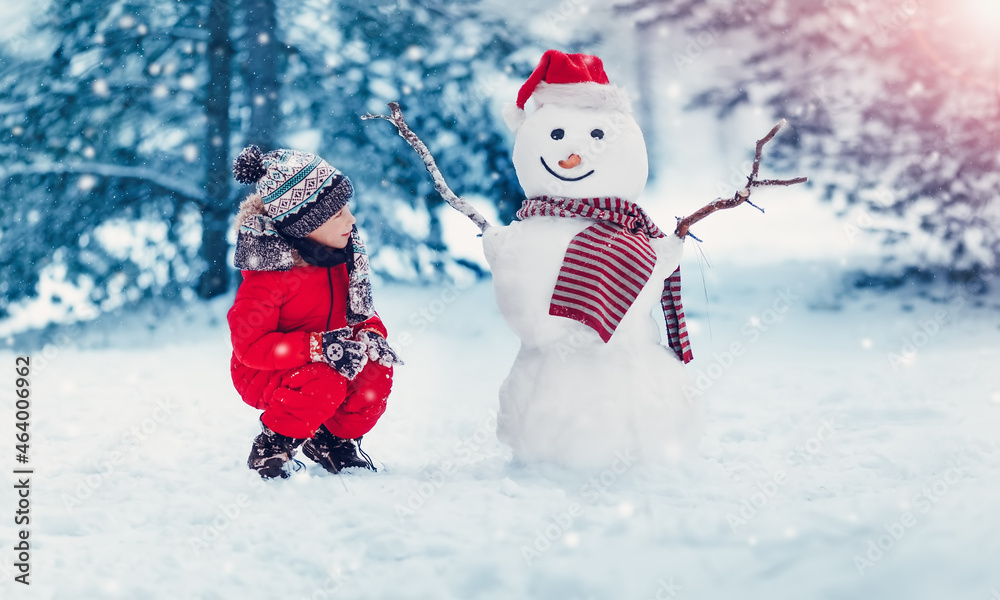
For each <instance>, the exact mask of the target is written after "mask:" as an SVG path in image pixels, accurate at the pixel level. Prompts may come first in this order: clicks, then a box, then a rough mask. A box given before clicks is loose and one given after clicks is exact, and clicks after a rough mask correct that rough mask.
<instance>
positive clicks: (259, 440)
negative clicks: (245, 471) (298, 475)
mask: <svg viewBox="0 0 1000 600" xmlns="http://www.w3.org/2000/svg"><path fill="white" fill-rule="evenodd" d="M260 427H261V429H262V430H263V431H262V432H261V434H260V435H258V436H257V437H256V438H255V439H254V441H253V447H252V448H251V449H250V458H248V459H247V466H248V467H250V468H251V469H252V470H254V471H257V473H259V474H260V476H261V477H262V478H263V479H273V478H275V477H281V478H282V479H287V478H288V475H289V473H288V471H287V470H286V469H285V465H286V464H287V463H288V462H290V461H291V460H292V456H294V455H295V450H296V449H297V448H298V447H299V446H301V445H302V442H304V441H306V440H305V439H304V438H303V439H296V438H291V437H288V436H287V435H281V434H280V433H276V432H274V431H271V430H270V429H269V428H268V427H267V425H264V423H263V422H262V423H261V424H260ZM300 468H301V467H300Z"/></svg>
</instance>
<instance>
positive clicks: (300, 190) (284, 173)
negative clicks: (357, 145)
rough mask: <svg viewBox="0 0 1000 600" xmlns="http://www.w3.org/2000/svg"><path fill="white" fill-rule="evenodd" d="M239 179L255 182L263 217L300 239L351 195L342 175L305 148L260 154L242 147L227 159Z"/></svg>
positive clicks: (337, 209) (323, 221)
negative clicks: (265, 215)
mask: <svg viewBox="0 0 1000 600" xmlns="http://www.w3.org/2000/svg"><path fill="white" fill-rule="evenodd" d="M233 175H234V176H235V177H236V181H239V182H240V183H242V184H247V185H249V184H251V183H253V184H256V186H257V193H258V194H260V198H261V200H262V201H263V202H264V209H265V211H266V213H267V216H268V217H270V218H271V220H272V221H273V222H274V228H275V229H276V230H277V231H278V233H281V234H282V235H287V236H290V237H296V238H304V237H306V236H307V235H309V234H310V233H312V232H313V231H314V230H315V229H316V228H317V227H319V226H320V225H322V224H323V223H326V221H327V219H329V218H330V217H332V216H333V215H335V214H337V212H338V211H340V209H342V208H344V205H345V204H347V201H348V200H350V198H351V196H352V195H353V194H354V188H353V187H352V186H351V181H350V180H349V179H348V178H347V176H346V175H344V174H343V173H341V172H340V171H338V170H337V169H335V168H333V167H332V166H331V165H330V163H328V162H326V161H325V160H323V159H322V158H320V157H318V156H316V155H315V154H312V153H309V152H300V151H298V150H285V149H279V150H274V151H271V152H268V153H267V154H264V153H262V152H261V150H260V148H258V147H257V146H248V147H246V148H244V149H243V151H242V152H240V154H239V156H237V157H236V160H235V161H233Z"/></svg>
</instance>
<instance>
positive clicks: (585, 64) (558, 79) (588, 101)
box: [503, 50, 632, 131]
mask: <svg viewBox="0 0 1000 600" xmlns="http://www.w3.org/2000/svg"><path fill="white" fill-rule="evenodd" d="M528 98H534V100H535V104H536V105H537V106H542V105H543V104H548V103H551V104H562V105H566V106H575V107H577V108H594V109H600V110H616V111H620V112H624V113H631V112H632V104H631V102H630V101H629V98H628V94H626V93H625V90H623V89H621V88H620V87H617V86H614V85H611V82H610V81H609V80H608V76H607V74H606V73H605V72H604V63H602V62H601V59H600V58H597V57H596V56H591V55H589V54H566V53H564V52H560V51H559V50H546V51H545V54H543V55H542V58H541V60H540V61H539V62H538V66H537V67H535V70H534V72H532V74H531V76H530V77H528V80H527V81H525V82H524V85H522V86H521V89H520V91H519V92H518V93H517V103H516V104H508V105H506V106H504V108H503V119H504V122H506V123H507V127H509V128H510V130H511V131H517V130H518V128H520V127H521V125H522V124H523V123H524V120H525V118H526V115H525V113H524V105H525V103H527V102H528Z"/></svg>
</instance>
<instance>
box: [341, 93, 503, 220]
mask: <svg viewBox="0 0 1000 600" xmlns="http://www.w3.org/2000/svg"><path fill="white" fill-rule="evenodd" d="M389 110H390V111H391V113H390V114H389V115H373V114H371V113H368V114H365V115H362V117H361V118H362V119H364V120H368V119H385V120H386V121H389V122H390V123H392V124H393V125H395V126H396V130H397V131H398V132H399V136H400V137H402V138H403V139H404V140H406V142H407V143H408V144H410V146H411V147H412V148H413V149H414V150H415V151H416V152H417V155H418V156H420V159H421V160H423V161H424V167H426V168H427V172H428V173H430V174H431V179H433V180H434V188H435V189H436V190H437V191H438V193H439V194H441V197H442V198H444V200H445V202H447V203H448V204H450V205H451V206H452V207H453V208H454V209H455V210H457V211H458V212H460V213H462V214H463V215H465V216H467V217H469V218H470V219H472V222H473V223H475V224H476V225H477V226H479V230H480V231H486V230H487V229H489V228H490V223H489V221H487V220H486V218H485V217H483V215H481V214H479V211H477V210H476V209H475V208H473V207H472V205H471V204H469V203H468V202H467V201H466V200H464V199H463V198H459V197H458V196H456V195H455V192H453V191H451V188H450V187H448V184H447V183H446V182H445V180H444V176H443V175H442V174H441V170H440V169H438V166H437V163H436V162H434V156H432V155H431V151H430V150H428V149H427V146H426V145H425V144H424V143H423V142H422V141H421V140H420V138H419V137H417V134H415V133H413V131H411V130H410V127H409V126H408V125H407V124H406V121H405V120H404V119H403V111H402V110H401V109H400V108H399V103H398V102H390V103H389Z"/></svg>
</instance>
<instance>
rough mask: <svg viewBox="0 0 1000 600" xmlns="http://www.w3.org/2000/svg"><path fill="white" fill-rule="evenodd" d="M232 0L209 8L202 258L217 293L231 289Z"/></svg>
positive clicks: (209, 293) (204, 287)
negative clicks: (230, 3) (228, 235)
mask: <svg viewBox="0 0 1000 600" xmlns="http://www.w3.org/2000/svg"><path fill="white" fill-rule="evenodd" d="M229 21H230V17H229V3H228V2H226V1H225V0H213V1H212V2H211V3H210V8H209V13H208V30H209V44H208V69H209V80H208V86H207V89H206V94H207V99H206V101H205V114H206V116H207V118H208V127H207V131H206V133H207V139H206V143H205V148H206V152H205V154H206V163H207V164H206V166H207V168H208V173H207V176H206V196H207V197H206V199H205V204H204V206H203V208H202V212H201V223H202V232H201V257H202V259H204V261H205V263H206V265H207V267H206V269H205V272H204V273H202V274H201V279H200V280H199V282H198V295H199V296H201V297H202V298H212V297H213V296H217V295H219V294H224V293H225V292H226V291H227V290H228V289H229V269H228V265H227V264H226V256H227V254H228V252H229V244H228V243H227V242H226V230H227V229H228V221H229V213H230V212H232V210H231V209H232V208H233V207H231V206H229V204H230V201H229V181H230V177H231V175H230V169H231V167H230V165H229V94H230V92H229V81H230V78H231V76H232V72H231V70H230V62H231V59H232V54H233V49H232V46H231V45H230V43H229Z"/></svg>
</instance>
